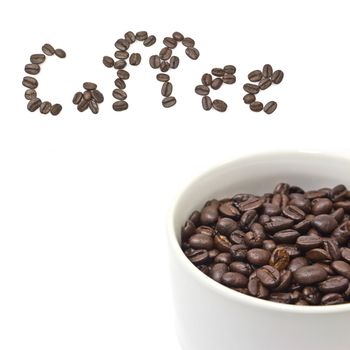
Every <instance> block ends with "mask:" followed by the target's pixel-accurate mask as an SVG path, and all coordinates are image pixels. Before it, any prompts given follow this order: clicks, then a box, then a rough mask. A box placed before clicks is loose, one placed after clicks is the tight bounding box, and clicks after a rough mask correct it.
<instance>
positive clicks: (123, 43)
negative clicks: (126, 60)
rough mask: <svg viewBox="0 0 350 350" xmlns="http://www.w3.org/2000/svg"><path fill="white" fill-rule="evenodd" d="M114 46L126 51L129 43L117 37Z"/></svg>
mask: <svg viewBox="0 0 350 350" xmlns="http://www.w3.org/2000/svg"><path fill="white" fill-rule="evenodd" d="M114 46H115V47H116V48H117V49H118V50H120V51H126V50H127V49H128V48H129V47H130V43H129V41H127V40H126V39H118V40H117V41H116V42H115V44H114Z"/></svg>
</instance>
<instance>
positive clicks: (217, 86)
mask: <svg viewBox="0 0 350 350" xmlns="http://www.w3.org/2000/svg"><path fill="white" fill-rule="evenodd" d="M223 83H224V82H223V80H222V79H221V78H215V79H213V80H212V82H211V85H210V86H211V88H212V89H214V90H218V89H220V87H221V86H222V84H223Z"/></svg>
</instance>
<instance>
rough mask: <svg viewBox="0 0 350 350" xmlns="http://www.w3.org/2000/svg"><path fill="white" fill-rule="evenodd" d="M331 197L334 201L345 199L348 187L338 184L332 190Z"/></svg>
mask: <svg viewBox="0 0 350 350" xmlns="http://www.w3.org/2000/svg"><path fill="white" fill-rule="evenodd" d="M330 195H331V199H332V200H333V201H334V202H338V201H340V200H343V199H345V197H346V195H347V189H346V187H345V186H344V185H337V186H335V187H334V188H333V189H332V190H331V193H330Z"/></svg>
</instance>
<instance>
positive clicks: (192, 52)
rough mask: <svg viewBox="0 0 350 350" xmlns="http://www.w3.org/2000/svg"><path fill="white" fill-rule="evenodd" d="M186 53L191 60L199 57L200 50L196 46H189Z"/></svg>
mask: <svg viewBox="0 0 350 350" xmlns="http://www.w3.org/2000/svg"><path fill="white" fill-rule="evenodd" d="M185 53H186V55H187V56H188V57H189V58H190V59H191V60H197V59H198V57H199V51H198V50H197V49H196V48H195V47H187V48H186V50H185Z"/></svg>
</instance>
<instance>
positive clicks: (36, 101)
mask: <svg viewBox="0 0 350 350" xmlns="http://www.w3.org/2000/svg"><path fill="white" fill-rule="evenodd" d="M40 106H41V100H40V98H33V99H32V100H30V101H29V102H28V104H27V109H28V111H29V112H35V111H36V110H37V109H39V108H40Z"/></svg>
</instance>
